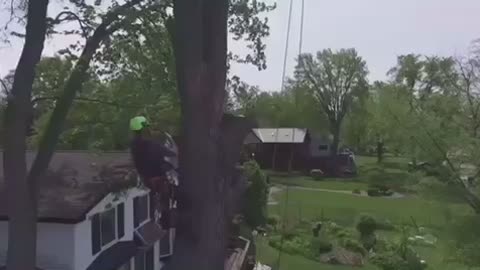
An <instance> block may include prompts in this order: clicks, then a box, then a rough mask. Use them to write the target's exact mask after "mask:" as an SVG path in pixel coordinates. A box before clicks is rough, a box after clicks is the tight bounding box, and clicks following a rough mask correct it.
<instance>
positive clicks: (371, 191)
mask: <svg viewBox="0 0 480 270" xmlns="http://www.w3.org/2000/svg"><path fill="white" fill-rule="evenodd" d="M367 195H368V196H370V197H380V196H382V193H381V192H380V190H379V189H378V188H371V187H369V188H368V189H367Z"/></svg>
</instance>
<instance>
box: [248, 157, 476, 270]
mask: <svg viewBox="0 0 480 270" xmlns="http://www.w3.org/2000/svg"><path fill="white" fill-rule="evenodd" d="M357 164H358V168H359V175H358V176H357V177H355V178H351V179H324V180H323V181H315V180H314V179H313V178H311V177H305V176H290V177H289V176H286V175H278V174H276V175H275V176H271V178H270V180H271V182H272V183H273V184H277V185H278V184H280V185H282V186H284V189H283V190H282V191H281V192H279V193H276V194H274V195H273V197H274V199H275V200H276V201H277V202H278V204H276V205H270V206H269V215H278V216H279V217H280V218H281V219H282V220H283V221H284V222H286V225H287V227H289V228H293V227H296V226H297V225H298V224H300V223H301V222H302V221H307V222H312V221H318V220H323V219H329V220H333V221H335V222H337V223H338V224H342V225H344V226H353V225H354V224H355V221H356V219H357V217H358V216H359V215H360V214H370V215H372V216H374V217H375V218H376V219H377V220H382V221H383V220H388V221H390V222H391V223H393V224H396V225H400V224H406V225H409V226H414V223H415V224H416V225H418V226H425V227H427V228H431V229H434V230H435V231H436V232H437V233H436V234H437V236H438V237H439V242H438V245H437V247H436V248H419V249H418V251H419V254H421V255H422V256H423V258H425V259H426V260H427V261H428V262H429V265H430V267H429V269H441V270H457V269H458V270H463V269H467V268H466V267H463V266H461V265H455V264H446V263H445V262H444V260H443V258H444V257H445V255H446V254H448V253H447V252H448V251H447V249H445V246H446V245H447V243H446V240H445V239H443V238H445V237H444V235H443V234H444V230H443V229H444V228H445V227H446V224H447V221H448V219H449V218H450V219H451V218H455V216H457V215H467V214H470V213H471V212H472V211H471V210H470V208H469V207H467V206H466V205H465V204H455V203H446V202H440V201H438V200H437V201H433V200H427V199H424V198H421V197H420V195H408V196H406V197H404V198H401V199H393V198H375V197H361V196H356V195H353V194H349V193H346V194H343V193H335V192H326V191H318V190H306V189H298V188H296V187H305V188H313V189H328V190H337V191H338V190H342V191H349V190H350V191H351V190H354V189H360V190H365V189H366V188H367V186H368V182H369V181H370V179H371V178H372V177H385V179H387V180H388V181H392V182H394V183H396V184H397V186H398V187H403V186H408V185H409V184H410V183H411V180H412V177H417V175H415V174H411V173H409V172H408V170H407V164H408V162H407V160H406V159H402V158H388V159H386V160H385V162H384V163H383V164H382V165H378V164H377V163H376V159H375V158H370V157H358V158H357ZM285 186H288V187H289V188H288V200H287V192H286V191H287V189H285ZM452 214H453V217H452ZM398 234H399V232H391V233H389V234H386V235H387V237H389V238H391V239H394V238H397V237H399V235H398ZM257 250H258V256H259V258H260V261H261V262H263V263H266V264H269V265H275V263H276V261H277V258H278V251H277V250H276V249H274V248H272V247H270V246H268V244H267V240H266V239H262V240H260V241H259V242H258V247H257ZM281 269H285V270H286V269H298V270H310V269H312V270H313V269H326V270H344V269H352V268H351V267H340V266H331V265H325V264H321V263H319V262H315V261H311V260H308V259H306V258H304V257H301V256H291V255H288V254H283V255H282V261H281ZM362 269H366V270H372V269H377V268H376V267H374V266H371V265H367V266H365V267H363V268H362Z"/></svg>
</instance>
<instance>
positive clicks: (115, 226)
mask: <svg viewBox="0 0 480 270" xmlns="http://www.w3.org/2000/svg"><path fill="white" fill-rule="evenodd" d="M120 205H123V212H124V213H123V219H124V220H123V226H124V227H123V236H120V235H119V227H118V226H119V223H118V207H119V206H120ZM108 211H114V219H113V221H114V223H113V229H114V234H115V236H114V238H113V240H111V241H110V242H108V243H106V244H104V243H103V239H102V215H103V214H105V213H107V212H108ZM95 216H97V217H98V224H96V225H98V226H99V227H98V228H97V229H98V237H99V240H98V241H99V243H100V248H99V250H98V251H96V252H95V250H94V246H93V242H94V239H93V225H94V224H93V219H94V217H95ZM89 219H90V230H91V231H90V235H91V243H90V246H91V250H92V256H97V255H99V254H100V253H102V252H103V251H105V250H106V249H108V248H110V247H112V246H113V245H115V244H116V243H117V242H118V241H119V239H121V238H123V237H124V236H125V202H120V203H117V204H115V205H112V206H111V207H110V208H108V209H104V210H103V211H99V212H96V213H94V214H92V215H91V216H90V218H89Z"/></svg>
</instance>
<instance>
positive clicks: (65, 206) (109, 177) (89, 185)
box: [0, 152, 135, 223]
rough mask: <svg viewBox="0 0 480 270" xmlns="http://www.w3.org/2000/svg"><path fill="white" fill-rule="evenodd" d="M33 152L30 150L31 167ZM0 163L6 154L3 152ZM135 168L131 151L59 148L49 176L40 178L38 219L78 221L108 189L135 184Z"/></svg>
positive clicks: (1, 201)
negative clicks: (108, 151)
mask: <svg viewBox="0 0 480 270" xmlns="http://www.w3.org/2000/svg"><path fill="white" fill-rule="evenodd" d="M34 158H35V153H34V152H28V153H27V164H28V166H29V167H30V166H31V164H32V162H33V160H34ZM0 164H3V154H1V153H0ZM132 179H135V170H134V168H133V166H132V164H131V162H130V154H129V153H128V152H110V153H102V154H96V153H92V152H56V153H55V154H54V156H53V158H52V160H51V162H50V167H49V170H48V171H47V173H46V176H45V177H43V178H42V179H40V181H39V183H38V186H39V193H38V219H39V221H43V222H61V223H75V222H78V221H81V220H83V219H84V217H85V214H86V213H87V212H88V211H89V210H90V209H91V208H92V207H93V206H95V205H96V204H97V203H98V202H99V201H100V200H101V199H103V198H104V197H105V196H106V195H107V194H108V193H110V192H113V191H115V190H118V189H121V188H123V187H128V186H130V185H132V183H133V182H134V180H132ZM6 218H7V196H6V190H5V182H4V178H3V166H0V219H6Z"/></svg>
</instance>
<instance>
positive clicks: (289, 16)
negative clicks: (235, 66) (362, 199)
mask: <svg viewBox="0 0 480 270" xmlns="http://www.w3.org/2000/svg"><path fill="white" fill-rule="evenodd" d="M292 9H293V1H292V0H290V9H289V11H288V28H287V40H286V42H285V54H284V58H283V72H282V88H281V91H283V90H284V83H285V70H286V66H287V56H288V43H289V38H290V26H291V20H292ZM304 16H305V0H302V10H301V15H300V38H299V44H298V56H299V57H300V55H301V54H302V46H303V22H304ZM285 193H286V194H285V201H284V206H283V213H282V217H281V220H282V221H283V222H282V232H281V233H282V235H281V236H280V247H279V248H278V258H277V263H276V270H280V269H281V267H280V266H281V262H282V248H283V242H284V238H285V231H286V226H285V224H286V221H287V219H286V217H287V212H288V199H289V187H288V185H287V186H286V192H285Z"/></svg>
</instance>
